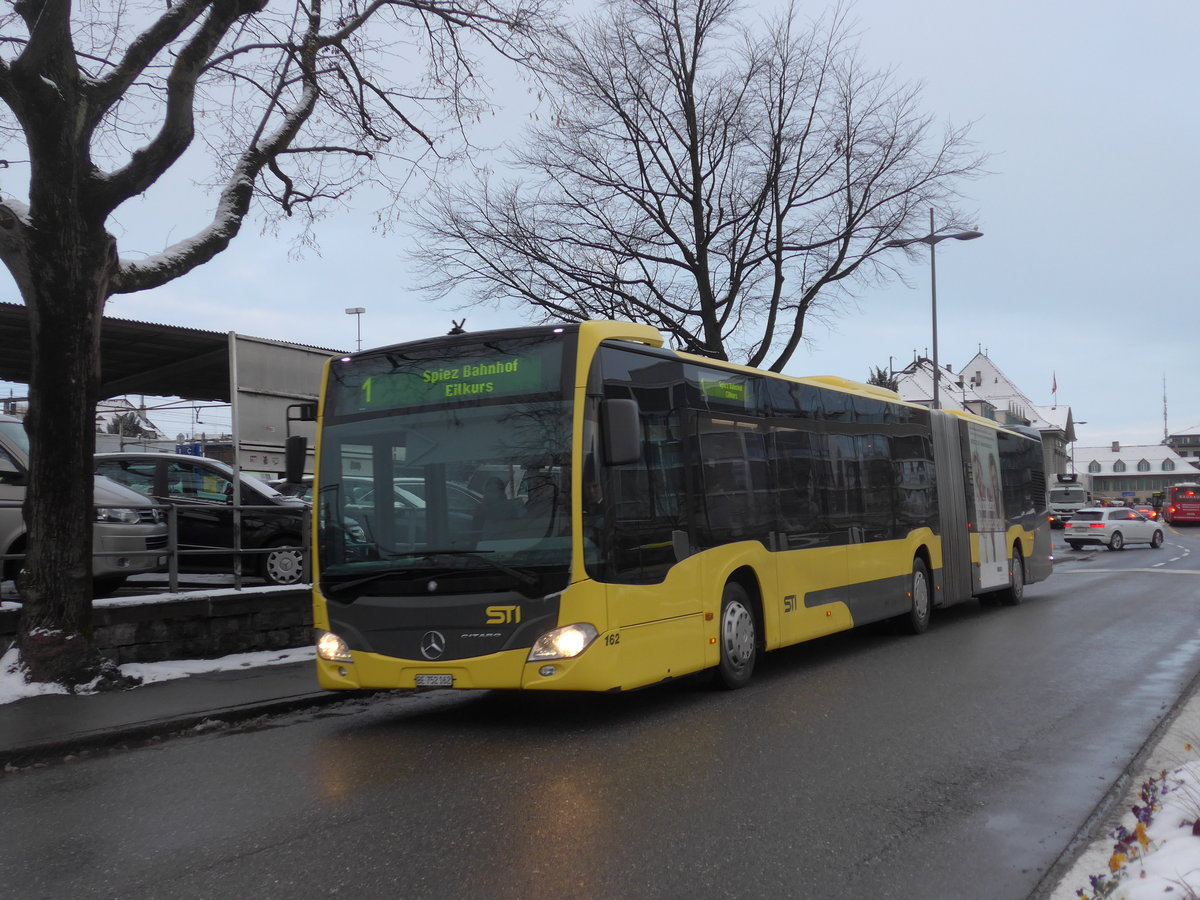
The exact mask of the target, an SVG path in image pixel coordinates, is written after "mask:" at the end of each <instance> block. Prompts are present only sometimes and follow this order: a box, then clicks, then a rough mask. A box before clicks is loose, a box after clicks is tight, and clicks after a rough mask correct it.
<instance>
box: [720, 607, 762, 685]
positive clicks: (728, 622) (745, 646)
mask: <svg viewBox="0 0 1200 900" xmlns="http://www.w3.org/2000/svg"><path fill="white" fill-rule="evenodd" d="M721 641H722V643H723V645H724V647H725V658H726V659H728V660H729V662H730V663H731V664H732V665H733V666H734V668H737V669H740V668H742V667H743V666H744V665H746V663H748V662H749V661H750V659H751V657H752V656H753V655H754V617H753V616H752V615H750V610H748V609H746V607H745V606H743V605H742V604H741V603H736V602H735V603H730V604H729V605H728V606H726V607H725V615H724V616H723V617H722V618H721Z"/></svg>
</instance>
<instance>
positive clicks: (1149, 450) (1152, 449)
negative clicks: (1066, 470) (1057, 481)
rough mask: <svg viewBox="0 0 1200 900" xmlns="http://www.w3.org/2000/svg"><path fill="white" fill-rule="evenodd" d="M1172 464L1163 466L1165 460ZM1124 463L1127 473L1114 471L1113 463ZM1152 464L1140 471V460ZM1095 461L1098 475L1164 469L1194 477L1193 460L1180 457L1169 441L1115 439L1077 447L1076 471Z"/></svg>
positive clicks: (1132, 473)
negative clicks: (1133, 442)
mask: <svg viewBox="0 0 1200 900" xmlns="http://www.w3.org/2000/svg"><path fill="white" fill-rule="evenodd" d="M1168 460H1169V461H1170V462H1171V463H1173V468H1167V469H1164V468H1163V463H1164V462H1165V461H1168ZM1118 461H1120V462H1123V463H1125V471H1124V472H1114V471H1113V466H1114V465H1115V464H1116V463H1117V462H1118ZM1143 461H1144V462H1146V463H1148V464H1149V465H1150V469H1149V471H1148V472H1138V463H1140V462H1143ZM1092 463H1096V464H1098V465H1099V466H1100V471H1099V472H1097V473H1093V474H1098V475H1117V476H1121V475H1139V474H1140V475H1147V474H1150V475H1161V474H1162V473H1163V472H1177V473H1179V474H1180V475H1183V476H1186V477H1188V478H1191V477H1193V474H1194V473H1195V471H1196V470H1195V469H1194V468H1193V467H1192V463H1191V460H1189V459H1187V458H1186V457H1183V456H1180V455H1179V454H1178V453H1176V452H1175V451H1174V450H1172V449H1171V448H1170V447H1168V446H1167V445H1166V444H1118V443H1116V442H1114V443H1112V444H1110V445H1109V446H1106V447H1076V448H1075V470H1076V471H1078V472H1086V471H1088V467H1089V466H1091V464H1092Z"/></svg>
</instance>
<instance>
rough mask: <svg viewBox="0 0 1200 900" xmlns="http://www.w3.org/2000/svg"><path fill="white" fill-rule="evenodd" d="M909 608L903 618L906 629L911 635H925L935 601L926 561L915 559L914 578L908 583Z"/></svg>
mask: <svg viewBox="0 0 1200 900" xmlns="http://www.w3.org/2000/svg"><path fill="white" fill-rule="evenodd" d="M908 597H909V607H908V612H907V613H906V614H905V616H904V618H903V623H904V628H905V630H906V631H908V632H909V634H924V633H925V631H926V630H927V629H928V628H929V615H930V612H931V611H932V606H933V599H932V596H931V593H930V590H929V568H928V567H927V566H926V565H925V560H923V559H919V558H918V559H914V560H913V570H912V576H911V577H910V578H909V583H908Z"/></svg>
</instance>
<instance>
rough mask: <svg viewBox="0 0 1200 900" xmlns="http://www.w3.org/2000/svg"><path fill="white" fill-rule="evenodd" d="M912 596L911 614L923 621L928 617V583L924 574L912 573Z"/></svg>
mask: <svg viewBox="0 0 1200 900" xmlns="http://www.w3.org/2000/svg"><path fill="white" fill-rule="evenodd" d="M912 594H913V596H912V605H913V614H914V615H916V616H917V618H919V619H924V618H925V617H926V616H927V615H929V582H927V581H926V580H925V573H924V572H914V573H913V589H912Z"/></svg>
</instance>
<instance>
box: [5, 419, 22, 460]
mask: <svg viewBox="0 0 1200 900" xmlns="http://www.w3.org/2000/svg"><path fill="white" fill-rule="evenodd" d="M0 434H3V435H4V437H5V439H6V440H7V441H8V442H9V443H10V444H15V445H16V446H17V447H20V448H21V450H23V451H24V452H25V455H26V456H28V455H29V435H27V434H26V433H25V424H24V423H23V422H4V421H0Z"/></svg>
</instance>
